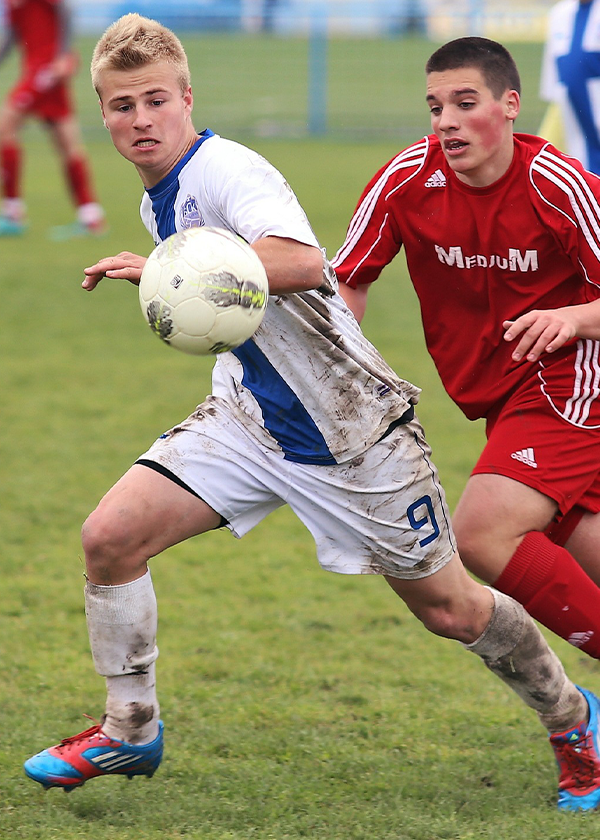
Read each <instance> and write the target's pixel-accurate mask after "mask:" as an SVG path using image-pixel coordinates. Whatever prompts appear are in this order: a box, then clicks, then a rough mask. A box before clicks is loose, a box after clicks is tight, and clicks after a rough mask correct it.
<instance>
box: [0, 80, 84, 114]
mask: <svg viewBox="0 0 600 840" xmlns="http://www.w3.org/2000/svg"><path fill="white" fill-rule="evenodd" d="M40 73H43V70H38V71H37V72H36V73H29V74H27V75H26V76H24V77H23V78H22V79H20V80H19V81H18V82H17V84H16V85H15V87H14V88H13V89H12V90H11V92H10V94H9V97H8V99H9V102H10V103H11V105H12V106H13V108H15V109H16V110H18V111H21V112H22V113H24V114H28V115H31V116H36V117H39V118H40V119H41V120H44V121H45V122H56V121H57V120H60V119H64V118H65V117H68V116H70V115H71V114H72V113H73V107H72V104H71V96H70V93H69V87H68V84H67V83H66V82H64V81H63V82H59V83H58V84H57V85H54V86H53V87H51V88H45V87H44V84H43V79H42V80H41V83H40Z"/></svg>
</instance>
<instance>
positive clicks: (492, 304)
mask: <svg viewBox="0 0 600 840" xmlns="http://www.w3.org/2000/svg"><path fill="white" fill-rule="evenodd" d="M402 245H404V248H405V250H406V258H407V264H408V267H409V271H410V276H411V279H412V282H413V284H414V287H415V289H416V292H417V295H418V297H419V300H420V304H421V312H422V317H423V324H424V329H425V338H426V342H427V347H428V349H429V352H430V353H431V356H432V357H433V360H434V362H435V364H436V366H437V369H438V371H439V374H440V376H441V378H442V382H443V383H444V386H445V388H446V390H447V392H448V394H449V395H450V396H451V397H452V399H453V400H454V401H455V402H456V403H457V404H458V405H459V406H460V408H461V409H462V410H463V411H464V413H465V414H466V415H467V417H469V418H470V419H472V420H474V419H476V418H478V417H484V416H486V415H487V414H488V412H489V411H490V409H491V408H492V406H493V405H494V404H495V403H497V402H498V401H499V400H502V401H503V400H504V399H506V397H507V395H508V394H509V393H510V392H512V391H513V390H514V389H515V388H516V387H517V386H518V385H519V383H521V382H522V381H523V380H524V379H525V378H526V377H528V376H531V375H535V373H536V372H537V370H538V368H537V367H536V366H535V365H532V364H531V363H529V362H520V363H515V362H513V361H512V359H511V353H512V350H513V347H512V345H511V344H509V343H508V342H505V341H504V340H503V334H504V328H503V326H502V322H503V321H505V320H513V319H514V318H516V317H518V316H519V315H522V314H523V313H525V312H527V311H529V310H532V309H554V308H556V307H560V306H568V305H572V304H579V303H586V302H589V301H591V300H593V299H596V298H597V297H599V296H600V178H598V177H597V176H595V175H592V174H591V173H589V172H586V171H585V170H584V169H583V167H582V165H581V164H580V163H579V161H577V160H576V159H574V158H570V157H567V156H566V155H564V154H562V153H561V152H559V151H557V150H556V149H555V148H554V147H552V146H550V145H549V144H548V143H546V141H544V140H542V139H540V138H538V137H533V136H529V135H526V134H516V135H515V154H514V157H513V161H512V163H511V166H510V168H509V169H508V171H507V172H506V173H505V174H504V175H503V177H502V178H500V180H498V181H496V182H495V183H494V184H492V185H491V186H489V187H485V188H474V187H468V186H466V185H465V184H463V183H462V182H461V181H459V179H458V178H457V177H456V175H455V174H454V172H453V171H452V170H451V169H450V167H449V166H448V164H447V163H446V159H445V157H444V154H443V151H442V149H441V147H440V144H439V141H438V140H437V138H436V137H435V136H434V135H431V136H428V137H425V138H423V140H421V141H420V142H418V143H416V144H415V145H413V146H411V147H409V148H408V149H406V150H405V151H403V152H402V153H400V154H399V155H398V156H397V157H395V158H393V159H392V160H391V161H390V162H389V163H388V164H386V166H384V167H383V168H382V169H381V170H380V171H379V172H378V173H377V174H376V175H375V177H374V178H373V179H372V180H371V181H370V183H369V184H368V185H367V187H366V189H365V191H364V193H363V195H362V197H361V199H360V201H359V204H358V206H357V209H356V211H355V213H354V216H353V218H352V220H351V222H350V226H349V228H348V233H347V236H346V241H345V243H344V245H343V246H342V248H341V249H340V250H339V252H338V254H337V255H336V257H335V259H334V261H333V265H334V267H335V270H336V272H337V274H338V277H339V279H340V282H341V283H347V284H348V285H349V286H351V287H354V288H355V287H356V286H357V285H360V284H362V283H371V282H373V281H374V280H376V279H377V277H378V276H379V274H380V272H381V270H382V269H383V267H384V266H385V265H387V264H388V263H389V262H391V260H392V259H393V258H394V256H395V255H396V254H397V253H398V251H399V250H400V248H401V247H402ZM572 352H573V346H572V345H569V346H566V347H563V348H562V349H561V350H559V351H557V352H556V353H555V354H552V355H548V354H546V355H545V356H544V357H543V361H544V364H545V365H549V364H552V361H553V360H554V359H558V358H562V357H563V356H564V355H565V354H568V353H572Z"/></svg>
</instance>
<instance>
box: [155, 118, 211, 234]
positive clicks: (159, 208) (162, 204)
mask: <svg viewBox="0 0 600 840" xmlns="http://www.w3.org/2000/svg"><path fill="white" fill-rule="evenodd" d="M213 136H214V132H213V131H211V130H210V128H206V129H204V131H203V132H202V133H201V134H200V135H198V140H197V141H196V142H195V143H194V145H193V146H192V148H191V149H190V150H189V152H188V153H187V154H186V155H184V156H183V157H182V158H181V160H180V161H179V163H178V164H177V166H175V167H173V169H172V170H171V171H170V172H169V174H168V175H165V177H164V178H163V179H162V180H161V181H159V182H158V184H155V185H154V186H153V187H151V188H150V189H149V190H146V192H147V193H148V195H149V196H150V200H151V202H152V212H153V213H154V217H155V219H156V227H157V230H158V235H159V237H160V239H161V241H164V240H165V239H166V238H167V236H171V234H172V233H175V232H176V230H177V228H176V227H175V200H176V198H177V195H178V193H179V173H180V172H181V170H182V169H183V167H184V166H185V165H186V163H187V162H188V161H189V159H190V158H191V157H192V156H193V155H194V154H195V152H196V151H197V150H198V148H199V147H200V146H201V145H202V143H204V141H205V140H208V138H209V137H213Z"/></svg>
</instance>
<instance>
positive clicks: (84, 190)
mask: <svg viewBox="0 0 600 840" xmlns="http://www.w3.org/2000/svg"><path fill="white" fill-rule="evenodd" d="M65 175H66V178H67V183H68V185H69V190H70V191H71V195H72V197H73V201H74V202H75V204H76V205H77V207H79V206H80V205H81V204H91V203H92V202H94V201H96V196H95V194H94V190H93V189H92V179H91V176H90V171H89V167H88V164H87V161H86V159H85V158H83V157H77V158H71V160H69V161H68V163H67V165H66V167H65Z"/></svg>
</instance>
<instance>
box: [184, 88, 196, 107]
mask: <svg viewBox="0 0 600 840" xmlns="http://www.w3.org/2000/svg"><path fill="white" fill-rule="evenodd" d="M183 101H184V104H185V107H186V110H189V113H191V112H192V108H193V107H194V94H193V93H192V88H191V87H188V88H187V90H186V92H185V93H184V94H183Z"/></svg>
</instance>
